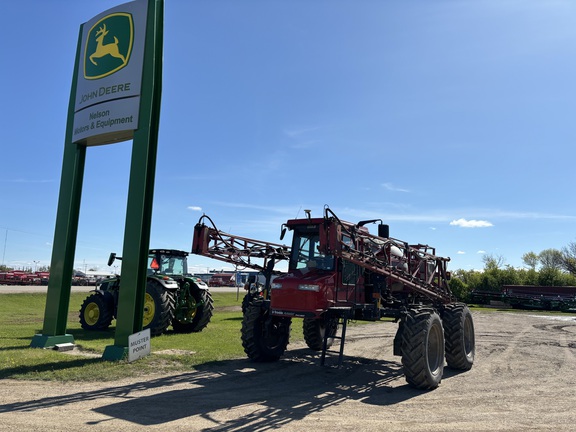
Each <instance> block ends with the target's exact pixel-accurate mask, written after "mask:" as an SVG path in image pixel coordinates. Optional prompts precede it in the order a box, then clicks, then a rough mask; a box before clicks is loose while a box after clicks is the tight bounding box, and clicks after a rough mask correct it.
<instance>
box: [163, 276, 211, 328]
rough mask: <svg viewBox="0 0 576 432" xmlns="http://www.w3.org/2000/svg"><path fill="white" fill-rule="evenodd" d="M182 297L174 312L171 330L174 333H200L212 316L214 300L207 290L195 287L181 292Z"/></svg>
mask: <svg viewBox="0 0 576 432" xmlns="http://www.w3.org/2000/svg"><path fill="white" fill-rule="evenodd" d="M180 294H181V295H184V296H185V298H183V299H182V300H181V301H179V304H178V306H177V309H176V310H175V311H174V319H173V320H172V328H173V329H174V331H175V332H176V333H192V332H199V331H202V330H203V329H204V328H206V326H207V325H208V323H209V322H210V320H211V319H212V315H213V314H214V300H212V296H211V295H210V292H209V291H208V290H203V289H200V288H198V287H197V286H195V285H192V286H191V287H190V290H189V291H184V290H182V291H181V293H180Z"/></svg>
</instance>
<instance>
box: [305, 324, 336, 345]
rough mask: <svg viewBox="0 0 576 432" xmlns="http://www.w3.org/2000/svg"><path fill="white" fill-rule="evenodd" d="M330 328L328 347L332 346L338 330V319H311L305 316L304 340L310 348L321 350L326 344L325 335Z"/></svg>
mask: <svg viewBox="0 0 576 432" xmlns="http://www.w3.org/2000/svg"><path fill="white" fill-rule="evenodd" d="M326 329H328V340H327V341H326V342H327V343H326V348H330V347H331V346H332V344H333V343H334V336H336V332H337V331H338V320H337V319H330V320H325V319H309V318H304V320H303V322H302V330H303V332H304V340H305V341H306V345H308V348H310V349H312V350H314V351H320V350H321V349H322V345H323V344H324V335H325V334H326Z"/></svg>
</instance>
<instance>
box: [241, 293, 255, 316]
mask: <svg viewBox="0 0 576 432" xmlns="http://www.w3.org/2000/svg"><path fill="white" fill-rule="evenodd" d="M253 299H254V296H253V295H252V294H250V293H247V294H245V295H244V298H243V299H242V315H244V314H245V313H246V309H248V306H249V305H250V303H252V300H253Z"/></svg>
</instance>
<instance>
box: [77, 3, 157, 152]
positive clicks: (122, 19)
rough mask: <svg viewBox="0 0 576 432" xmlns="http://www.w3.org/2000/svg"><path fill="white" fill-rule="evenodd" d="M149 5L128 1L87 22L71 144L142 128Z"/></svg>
mask: <svg viewBox="0 0 576 432" xmlns="http://www.w3.org/2000/svg"><path fill="white" fill-rule="evenodd" d="M146 14H147V3H146V1H143V0H137V1H134V2H131V3H125V4H123V5H120V6H118V7H116V8H113V9H109V10H107V11H106V12H103V13H101V14H100V15H98V16H96V17H94V18H92V19H91V20H90V21H88V22H86V23H85V24H84V25H83V26H82V30H81V41H80V46H79V52H80V55H79V57H78V58H79V62H80V64H78V65H77V70H78V75H77V77H76V78H77V83H76V91H75V105H74V126H73V136H72V142H76V143H83V144H86V145H100V144H109V143H113V142H118V141H124V140H127V139H131V138H132V137H133V133H134V130H135V129H138V112H139V107H140V91H141V87H142V84H141V83H142V66H143V62H144V36H145V32H146Z"/></svg>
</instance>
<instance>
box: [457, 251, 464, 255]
mask: <svg viewBox="0 0 576 432" xmlns="http://www.w3.org/2000/svg"><path fill="white" fill-rule="evenodd" d="M456 253H457V254H458V255H466V252H464V251H458V252H456Z"/></svg>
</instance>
